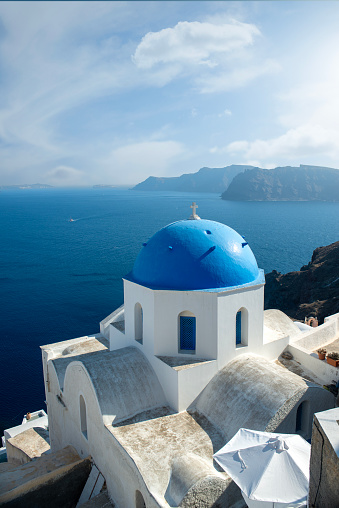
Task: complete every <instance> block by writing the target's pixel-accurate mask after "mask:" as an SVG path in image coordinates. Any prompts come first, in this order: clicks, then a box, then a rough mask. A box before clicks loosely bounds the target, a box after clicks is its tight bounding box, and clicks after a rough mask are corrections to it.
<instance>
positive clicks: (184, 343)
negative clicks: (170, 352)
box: [178, 310, 196, 354]
mask: <svg viewBox="0 0 339 508" xmlns="http://www.w3.org/2000/svg"><path fill="white" fill-rule="evenodd" d="M178 324H179V352H180V353H191V354H192V353H195V348H196V318H195V316H194V314H192V312H189V311H187V310H186V311H184V312H181V314H179V323H178Z"/></svg>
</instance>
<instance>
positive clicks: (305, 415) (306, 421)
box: [295, 400, 310, 438]
mask: <svg viewBox="0 0 339 508" xmlns="http://www.w3.org/2000/svg"><path fill="white" fill-rule="evenodd" d="M309 428H310V403H309V401H308V400H304V401H303V402H301V404H299V406H298V409H297V415H296V422H295V431H296V432H298V434H301V435H302V436H303V437H305V438H307V436H308V433H309Z"/></svg>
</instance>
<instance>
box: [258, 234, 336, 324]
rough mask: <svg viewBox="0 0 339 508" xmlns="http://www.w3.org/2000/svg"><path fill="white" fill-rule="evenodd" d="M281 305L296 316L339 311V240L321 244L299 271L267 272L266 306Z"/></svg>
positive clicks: (277, 307) (320, 316)
mask: <svg viewBox="0 0 339 508" xmlns="http://www.w3.org/2000/svg"><path fill="white" fill-rule="evenodd" d="M274 308H275V309H279V310H281V311H283V312H285V313H286V314H287V315H288V316H290V317H291V318H293V319H299V320H304V318H305V316H311V315H313V316H317V317H318V320H319V322H320V323H322V322H323V320H324V318H325V317H326V316H329V315H331V314H335V313H337V312H339V241H338V242H335V243H332V244H330V245H327V246H326V247H318V248H317V249H315V251H314V252H313V255H312V259H311V261H310V262H309V263H308V265H305V266H303V267H301V268H300V270H299V271H296V272H290V273H286V274H281V273H279V272H277V271H276V270H273V272H271V273H269V274H267V275H266V286H265V309H274Z"/></svg>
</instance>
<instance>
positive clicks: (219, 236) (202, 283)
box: [127, 220, 262, 291]
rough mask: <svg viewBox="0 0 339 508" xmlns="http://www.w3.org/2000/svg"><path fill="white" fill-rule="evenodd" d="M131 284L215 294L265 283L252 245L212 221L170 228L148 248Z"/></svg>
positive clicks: (136, 266)
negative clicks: (215, 290) (251, 247)
mask: <svg viewBox="0 0 339 508" xmlns="http://www.w3.org/2000/svg"><path fill="white" fill-rule="evenodd" d="M127 279H129V280H131V281H132V282H136V283H137V284H140V285H143V286H146V287H149V288H151V289H167V290H171V289H172V290H179V291H180V290H211V289H222V288H229V287H234V286H242V285H245V284H252V283H254V282H256V281H258V280H259V279H260V282H261V279H262V276H261V273H260V270H259V269H258V265H257V262H256V259H255V257H254V254H253V252H252V251H251V249H250V247H249V245H248V244H247V243H246V241H245V240H244V239H243V238H242V236H240V235H239V234H238V233H237V232H236V231H234V229H231V228H229V227H228V226H225V225H224V224H221V223H219V222H214V221H210V220H183V221H178V222H174V223H173V224H169V225H168V226H166V227H164V228H162V229H161V230H160V231H158V232H157V233H156V234H155V235H154V236H152V238H151V239H150V240H149V241H148V242H147V243H146V244H144V247H143V249H142V250H141V252H140V253H139V255H138V257H137V259H136V261H135V263H134V267H133V270H132V272H131V273H130V274H129V275H128V276H127Z"/></svg>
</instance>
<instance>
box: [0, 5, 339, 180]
mask: <svg viewBox="0 0 339 508" xmlns="http://www.w3.org/2000/svg"><path fill="white" fill-rule="evenodd" d="M338 19H339V4H338V2H332V1H321V0H319V1H317V0H316V1H313V2H303V1H284V2H276V1H259V2H256V1H250V2H249V1H245V2H226V1H225V2H223V1H221V2H200V1H198V2H195V1H187V2H185V1H180V2H171V1H169V2H157V1H155V2H153V1H152V2H138V1H128V2H30V1H28V2H6V1H5V2H1V3H0V69H1V79H0V92H1V93H0V158H1V169H0V186H1V185H3V186H6V185H25V184H28V185H31V184H34V183H41V184H48V185H52V186H55V187H75V186H92V185H100V184H102V185H116V186H119V187H120V186H124V187H129V186H133V185H135V184H137V183H139V182H141V181H143V180H144V179H145V178H147V177H148V176H159V177H170V176H179V175H181V174H183V173H195V172H196V171H198V170H199V169H200V168H201V167H204V166H207V167H225V166H228V165H231V164H249V165H253V166H259V167H262V168H266V169H268V168H273V167H276V166H299V165H300V164H306V165H317V166H326V167H334V168H336V166H338V163H337V161H338V160H339V117H338V114H337V111H338V106H339V98H338V93H337V90H338V86H339V70H338V66H337V60H338V55H339V49H338V48H339V44H338V43H339V32H338V30H337V26H338Z"/></svg>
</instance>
